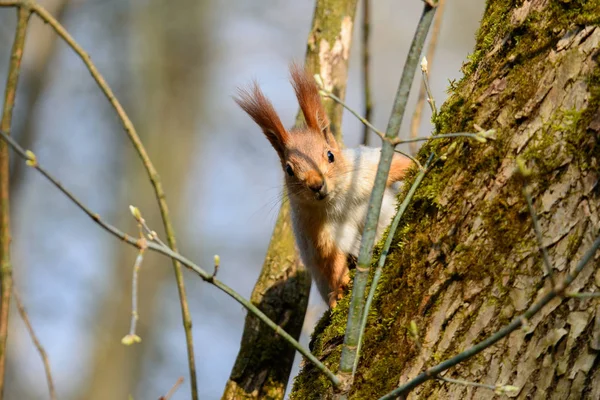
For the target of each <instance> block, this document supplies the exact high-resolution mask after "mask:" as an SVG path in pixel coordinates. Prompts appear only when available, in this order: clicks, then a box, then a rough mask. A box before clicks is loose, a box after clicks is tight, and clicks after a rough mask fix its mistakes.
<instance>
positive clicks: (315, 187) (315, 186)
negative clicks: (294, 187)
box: [308, 181, 323, 193]
mask: <svg viewBox="0 0 600 400" xmlns="http://www.w3.org/2000/svg"><path fill="white" fill-rule="evenodd" d="M308 187H309V188H310V190H312V191H313V192H315V193H319V192H320V191H321V189H323V181H320V182H313V183H311V184H310V185H308Z"/></svg>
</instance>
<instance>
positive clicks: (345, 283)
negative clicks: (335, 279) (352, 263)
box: [329, 274, 350, 308]
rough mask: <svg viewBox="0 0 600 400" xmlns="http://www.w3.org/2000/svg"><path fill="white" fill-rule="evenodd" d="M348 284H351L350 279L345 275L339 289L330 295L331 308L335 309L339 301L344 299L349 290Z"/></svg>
mask: <svg viewBox="0 0 600 400" xmlns="http://www.w3.org/2000/svg"><path fill="white" fill-rule="evenodd" d="M348 283H350V277H349V276H348V274H345V275H344V277H343V278H342V279H341V281H340V283H339V285H338V287H337V288H336V289H335V290H334V291H332V292H331V293H329V308H335V306H336V305H337V301H338V300H340V299H341V298H342V297H344V291H345V290H346V289H347V288H348Z"/></svg>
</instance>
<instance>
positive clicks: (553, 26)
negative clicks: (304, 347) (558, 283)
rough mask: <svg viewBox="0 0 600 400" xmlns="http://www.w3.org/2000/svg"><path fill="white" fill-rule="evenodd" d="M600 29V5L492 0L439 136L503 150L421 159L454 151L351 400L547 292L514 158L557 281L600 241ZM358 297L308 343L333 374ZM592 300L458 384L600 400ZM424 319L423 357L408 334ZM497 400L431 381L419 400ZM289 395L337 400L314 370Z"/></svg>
mask: <svg viewBox="0 0 600 400" xmlns="http://www.w3.org/2000/svg"><path fill="white" fill-rule="evenodd" d="M599 22H600V4H599V3H598V1H587V2H584V1H568V2H567V1H557V0H555V1H549V0H548V1H546V0H532V1H524V2H523V1H500V0H494V1H488V4H487V7H486V11H485V15H484V17H483V20H482V23H481V27H480V30H479V31H478V34H477V44H476V48H475V51H474V53H473V54H472V55H471V57H470V60H469V62H468V63H466V64H465V66H464V77H463V79H462V80H461V81H460V82H458V83H457V84H454V85H453V87H452V88H451V90H452V95H451V97H450V99H449V100H448V101H447V102H446V104H445V105H444V106H443V108H442V110H441V113H440V115H439V117H438V118H437V120H436V121H435V125H436V129H435V131H436V133H451V132H465V131H474V124H478V125H480V126H482V127H483V128H485V129H490V128H493V129H496V137H497V140H496V141H494V142H489V143H486V144H481V143H478V142H475V141H472V140H469V139H463V138H461V139H453V140H439V141H434V142H431V143H428V144H426V145H425V146H424V148H423V149H422V151H421V152H420V158H421V159H424V158H425V157H426V156H427V155H428V154H429V152H431V151H432V150H433V151H435V152H436V153H437V154H442V153H443V152H445V151H448V150H449V148H450V144H451V143H453V142H455V143H457V144H456V147H455V148H454V149H453V150H451V151H450V153H449V154H448V156H447V158H446V160H445V161H442V162H438V163H437V164H436V165H435V168H434V169H433V170H432V171H431V172H430V173H429V174H428V175H427V176H426V178H425V179H424V181H423V183H422V185H421V187H420V188H419V189H418V191H417V193H416V195H415V198H414V200H413V202H412V204H411V206H410V207H409V210H408V211H407V214H406V216H405V218H404V221H403V222H402V223H401V225H400V227H399V229H398V231H397V232H396V235H395V238H394V243H393V245H392V247H391V252H390V255H389V256H388V261H387V263H386V266H385V272H384V275H383V277H382V280H381V281H380V284H379V285H380V286H379V288H378V293H377V295H376V299H375V301H374V302H373V307H372V311H371V315H370V318H369V321H368V325H367V331H366V333H365V345H364V350H363V354H362V357H361V362H360V364H359V367H358V372H357V376H356V381H355V383H354V387H353V390H352V392H351V396H350V397H351V398H355V399H376V398H378V397H380V396H382V395H383V394H385V393H387V392H389V391H391V390H393V389H394V388H395V387H397V386H398V385H399V384H400V383H403V382H406V381H407V380H409V379H411V378H412V377H414V376H416V375H417V374H418V373H419V372H421V371H423V370H424V369H426V368H427V367H431V366H433V365H435V364H437V363H439V362H440V361H442V360H444V359H447V358H449V357H451V356H453V355H455V354H457V353H458V352H460V351H462V350H465V349H466V348H469V347H470V346H471V345H472V344H474V343H477V342H479V341H480V340H482V339H483V338H485V337H487V336H489V335H490V334H492V333H494V332H495V331H497V330H498V329H499V328H500V327H501V326H503V325H505V324H506V323H508V322H509V321H510V320H511V319H512V318H514V317H516V316H517V315H519V314H520V313H522V312H523V311H524V310H525V309H526V307H527V306H529V305H530V304H531V303H532V302H533V301H534V300H535V299H536V298H538V297H539V296H540V295H541V294H542V293H544V291H546V290H548V288H549V282H548V280H547V279H544V277H543V275H544V274H543V266H542V260H541V257H540V256H539V253H538V249H537V242H536V240H535V236H534V234H533V231H532V226H531V219H530V215H529V213H528V210H527V206H526V203H525V199H524V198H523V195H522V193H521V189H522V185H523V182H522V180H521V178H519V175H518V174H517V173H516V172H515V158H516V157H517V156H520V157H522V158H523V159H525V161H526V163H527V166H528V167H529V168H531V169H532V170H533V172H534V175H533V176H532V178H531V182H530V184H529V188H530V190H531V193H532V196H533V198H534V200H535V207H536V210H537V213H538V218H539V219H540V223H541V227H542V230H543V232H544V234H543V241H544V245H546V246H547V248H548V251H549V253H550V257H551V260H552V263H553V265H554V272H555V274H556V275H557V277H558V278H560V277H561V276H564V275H565V274H566V272H567V271H568V270H569V268H571V267H572V266H573V265H574V263H575V262H576V261H577V260H578V259H579V257H580V256H581V254H582V253H583V252H584V251H585V250H586V249H587V248H588V247H589V245H590V244H591V242H592V241H593V239H594V238H595V237H596V236H597V235H598V228H599V219H600V193H599V190H598V187H599V185H598V176H599V173H600V168H599V166H598V155H600V144H599V143H600V137H599V132H600V117H598V115H600V114H599V112H600V107H599V105H600V67H599V62H600V60H599V51H600V50H599V47H600V27H598V24H599ZM413 176H414V173H413ZM412 179H413V177H409V178H408V182H410V181H411V180H412ZM408 186H410V185H405V187H407V188H408ZM400 196H401V197H402V196H404V194H401V195H400ZM375 258H377V254H376V256H375ZM598 266H599V262H598V260H597V259H596V260H595V261H593V262H591V263H590V264H589V265H588V266H587V267H586V269H584V271H583V273H582V275H581V276H580V277H579V278H578V279H577V280H576V281H575V282H574V284H573V290H585V291H593V290H599V287H600V273H599V272H598ZM348 299H349V296H346V298H345V299H343V300H342V301H341V302H340V303H339V305H338V307H337V308H336V310H335V311H334V312H333V313H332V314H331V315H327V316H326V317H324V319H323V320H322V321H321V323H320V324H319V326H318V327H317V329H316V330H315V334H314V336H313V339H312V348H313V351H314V353H315V354H316V355H317V356H319V357H320V358H321V359H322V360H324V361H325V363H326V364H327V365H328V366H329V367H330V368H332V369H333V370H335V369H336V368H337V365H338V363H339V356H340V350H341V343H342V339H343V333H344V328H345V324H346V316H347V307H348ZM594 301H595V300H589V299H588V300H575V299H570V300H562V301H561V300H555V301H554V302H552V303H551V304H550V305H548V306H547V307H546V308H545V309H543V310H542V311H541V312H540V313H539V314H538V315H537V316H536V317H535V318H533V319H532V320H531V321H529V324H528V330H527V331H525V330H522V331H518V332H514V333H513V334H512V335H510V336H509V337H508V338H506V339H504V340H502V341H500V342H499V343H498V344H496V345H494V346H492V347H491V348H488V349H487V350H485V351H484V352H482V353H480V354H479V355H477V356H475V357H474V358H472V359H470V360H468V361H466V362H465V363H463V364H460V365H459V366H457V367H455V368H453V369H451V370H450V371H448V375H447V376H449V377H454V378H460V379H465V380H470V381H476V382H480V383H485V384H491V385H495V384H510V385H515V386H518V387H519V388H520V391H519V393H518V394H514V396H518V397H519V398H545V397H547V395H548V394H553V395H554V396H557V398H561V399H562V398H565V399H566V398H570V397H569V396H571V397H573V398H589V399H592V398H598V397H599V396H600V364H599V362H598V357H597V355H598V348H594V346H597V345H594V341H593V340H592V339H593V326H594V322H593V321H594V318H595V319H596V321H598V320H600V308H599V307H598V303H597V302H596V303H594ZM413 320H414V321H415V322H416V323H417V326H418V327H419V328H420V332H421V335H420V337H421V343H422V346H421V348H419V347H418V346H416V345H415V343H414V342H413V341H412V340H411V339H410V337H409V335H408V332H407V327H408V326H409V324H410V321H413ZM596 324H598V322H596ZM494 396H495V395H494V393H493V392H492V391H490V390H487V389H482V388H473V387H466V386H461V385H456V384H449V383H443V382H438V381H429V382H427V383H425V384H424V385H422V386H420V387H419V388H417V389H415V390H414V391H413V392H412V393H411V394H410V396H409V397H410V398H421V399H429V398H443V399H464V398H477V399H479V398H493V397H494ZM291 397H292V399H322V398H328V397H331V386H330V384H329V382H328V381H327V380H326V379H325V378H324V377H323V376H322V375H321V374H319V373H318V371H316V369H314V368H313V367H312V366H310V365H307V366H305V368H304V369H303V370H302V372H301V373H300V375H299V376H298V378H297V379H296V381H295V385H294V390H293V393H292V396H291Z"/></svg>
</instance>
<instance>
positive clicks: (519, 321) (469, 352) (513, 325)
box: [379, 236, 600, 400]
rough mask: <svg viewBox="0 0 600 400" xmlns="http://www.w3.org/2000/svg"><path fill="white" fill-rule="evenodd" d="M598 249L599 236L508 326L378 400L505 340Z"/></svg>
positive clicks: (402, 391) (400, 392)
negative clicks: (558, 281)
mask: <svg viewBox="0 0 600 400" xmlns="http://www.w3.org/2000/svg"><path fill="white" fill-rule="evenodd" d="M598 248H600V236H598V237H597V238H596V240H595V241H594V243H592V246H591V247H590V248H589V249H588V251H587V252H586V253H585V254H584V255H583V257H582V258H581V260H579V262H578V263H577V265H576V266H575V269H574V270H573V272H572V273H567V275H566V276H565V278H564V279H563V280H562V281H561V282H560V283H559V284H558V285H557V286H555V287H553V288H552V290H550V292H548V293H547V294H546V295H544V296H543V297H542V298H541V299H540V300H539V301H537V302H536V303H534V304H532V305H531V307H529V308H528V309H527V311H525V312H524V313H523V314H522V315H519V316H518V317H516V318H514V319H513V320H512V321H511V322H510V323H509V324H508V325H505V326H504V327H503V328H501V329H500V330H498V331H497V332H496V333H494V334H493V335H491V336H489V337H488V338H487V339H485V340H483V341H481V342H479V343H477V344H476V345H474V346H472V347H471V348H469V349H467V350H465V351H463V352H462V353H459V354H457V355H456V356H454V357H452V358H450V359H448V360H446V361H443V362H441V363H439V364H438V365H436V366H435V367H432V368H429V369H428V370H426V371H425V372H422V373H420V374H419V375H417V376H416V377H415V378H414V379H411V380H410V381H408V382H406V383H405V384H403V385H401V386H400V387H398V388H396V389H394V390H393V391H391V392H390V393H388V394H386V395H385V396H383V397H381V398H380V399H379V400H392V399H395V398H397V397H399V396H403V395H405V394H406V393H408V392H410V391H411V390H412V389H414V388H415V387H417V386H419V385H420V384H422V383H423V382H425V381H428V380H430V379H432V378H435V377H436V376H437V375H438V374H440V373H441V372H443V371H445V370H447V369H448V368H451V367H453V366H455V365H457V364H459V363H461V362H463V361H465V360H468V359H469V358H471V357H473V356H474V355H476V354H478V353H480V352H482V351H483V350H485V349H487V348H488V347H490V346H491V345H493V344H494V343H496V342H497V341H499V340H500V339H503V338H505V337H506V336H508V335H509V334H510V333H511V332H513V331H515V330H517V329H519V328H520V327H521V326H523V323H524V321H528V320H529V319H531V317H533V316H534V315H535V314H537V313H538V312H539V311H540V310H541V309H542V308H544V306H545V305H546V304H548V303H549V302H550V301H552V300H554V299H555V298H556V297H560V296H561V294H562V293H563V292H564V290H565V289H566V288H567V287H568V286H569V285H570V284H571V283H572V282H573V281H574V280H575V278H577V276H578V275H579V273H580V272H581V271H582V270H583V268H584V267H585V266H586V264H587V263H588V262H589V261H590V260H591V259H592V258H593V257H594V254H596V251H597V250H598Z"/></svg>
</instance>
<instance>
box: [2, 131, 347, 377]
mask: <svg viewBox="0 0 600 400" xmlns="http://www.w3.org/2000/svg"><path fill="white" fill-rule="evenodd" d="M0 138H1V139H2V140H3V141H5V142H7V143H8V144H9V145H10V146H11V147H12V148H13V149H14V151H15V152H16V153H17V154H18V155H19V157H21V158H23V159H24V160H26V162H27V165H29V166H31V167H33V168H35V169H36V170H37V171H38V172H39V173H41V174H42V175H43V176H44V177H45V178H46V179H47V180H48V181H50V183H52V184H53V185H54V186H55V187H56V188H57V189H58V190H60V191H61V192H62V193H63V194H64V195H66V196H67V197H68V198H69V199H70V200H71V201H72V202H73V203H75V205H76V206H77V207H79V209H80V210H82V211H83V212H84V213H85V214H87V216H89V217H90V218H91V219H92V220H94V222H96V223H97V224H98V225H100V226H101V227H102V228H103V229H104V230H106V231H107V232H108V233H110V234H112V235H113V236H116V237H118V238H119V239H121V240H122V241H124V242H125V243H127V244H129V245H131V246H133V247H135V248H137V249H139V250H141V249H142V248H145V249H148V250H152V251H154V252H157V253H160V254H163V255H165V256H167V257H170V258H171V259H173V260H175V261H178V262H179V263H181V264H182V265H184V266H185V267H187V268H188V269H190V270H191V271H193V272H194V273H196V274H197V275H198V276H200V278H202V280H203V281H205V282H208V283H210V284H211V285H214V286H216V287H217V288H218V289H219V290H221V291H222V292H225V293H226V294H227V295H229V297H232V298H233V299H234V300H235V301H237V302H238V303H240V304H241V305H242V306H243V307H245V308H246V309H247V310H248V311H250V312H251V313H252V314H254V315H256V316H257V317H258V319H260V320H261V321H262V322H264V323H265V324H266V325H267V326H268V327H270V328H271V329H273V330H274V331H275V333H277V334H278V335H280V336H281V337H283V338H284V339H285V340H286V341H287V342H288V343H290V344H291V345H292V346H293V347H294V348H295V349H296V350H298V351H299V352H300V354H302V355H303V356H305V357H306V358H307V359H308V360H309V361H310V362H312V363H313V364H314V365H315V366H316V367H317V368H318V369H319V370H320V371H322V372H323V373H324V374H325V375H326V376H327V378H328V379H329V380H330V381H331V382H332V383H333V384H334V385H335V386H338V385H339V383H340V380H339V378H338V377H337V376H336V375H335V374H334V373H333V372H331V371H330V370H329V369H328V368H327V367H326V366H325V365H324V364H323V363H322V362H320V361H319V360H318V359H317V358H316V357H315V356H314V355H313V354H312V353H311V352H310V351H309V350H307V349H306V348H305V347H303V346H302V345H301V344H300V343H299V342H298V341H297V340H295V339H294V338H293V337H292V336H291V335H290V334H288V333H287V332H286V331H285V330H283V329H282V328H281V327H280V326H278V325H277V324H276V323H275V322H273V321H272V320H271V319H270V318H269V317H267V316H266V315H265V314H264V313H263V312H262V311H260V310H259V309H258V307H256V306H255V305H254V304H252V302H250V301H248V300H247V299H245V298H244V297H242V296H241V295H240V294H239V293H237V292H236V291H235V290H233V289H232V288H230V287H229V286H227V285H226V284H225V283H223V282H221V281H219V280H218V279H216V277H215V276H214V274H210V273H208V272H207V271H205V270H204V269H203V268H202V267H200V266H198V265H197V264H195V263H194V262H192V261H190V260H189V259H187V258H186V257H184V256H183V255H181V254H179V253H178V252H176V251H174V250H172V249H171V248H169V247H167V246H165V245H163V244H161V243H159V242H157V243H154V242H147V241H146V240H144V241H143V242H142V241H140V239H136V238H134V237H133V236H131V235H128V234H126V233H124V232H123V231H121V230H120V229H118V228H116V227H115V226H113V225H111V224H109V223H108V222H106V221H104V220H103V219H102V218H100V216H99V215H98V214H96V213H94V212H93V211H92V210H90V209H89V208H87V206H86V205H85V204H83V203H82V202H81V201H80V200H79V199H78V198H77V197H76V196H75V195H74V194H73V193H71V192H70V191H69V190H67V189H66V188H65V187H64V186H63V185H62V184H61V183H60V182H59V181H58V180H57V179H56V178H54V177H53V176H52V175H51V174H50V173H48V172H47V171H46V170H45V169H44V168H43V167H41V166H40V165H39V163H38V161H37V158H36V156H35V154H34V153H33V152H31V151H29V150H24V149H23V148H22V147H21V146H19V145H18V144H17V143H16V142H15V141H14V140H13V139H12V138H11V137H10V136H8V135H7V134H5V133H4V132H2V131H0Z"/></svg>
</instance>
